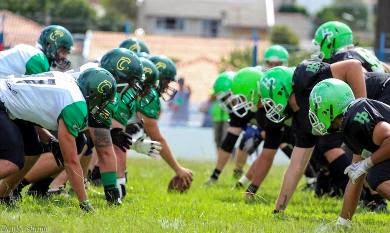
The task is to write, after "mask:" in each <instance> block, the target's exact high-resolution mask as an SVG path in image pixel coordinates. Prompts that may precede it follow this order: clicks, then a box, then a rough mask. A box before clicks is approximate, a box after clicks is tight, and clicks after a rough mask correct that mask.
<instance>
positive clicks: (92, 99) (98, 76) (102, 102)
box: [77, 67, 116, 122]
mask: <svg viewBox="0 0 390 233" xmlns="http://www.w3.org/2000/svg"><path fill="white" fill-rule="evenodd" d="M77 84H78V86H79V88H80V90H81V93H82V94H83V96H84V98H85V100H86V102H87V106H88V112H89V114H91V116H92V117H93V118H94V119H95V120H97V121H99V122H100V120H98V119H100V117H102V116H106V117H107V118H108V117H111V116H110V115H111V114H110V112H109V111H107V110H106V109H105V108H106V106H107V105H108V104H109V103H110V102H112V101H114V97H115V93H116V81H115V79H114V77H113V76H112V74H111V73H110V72H108V71H107V70H105V69H103V68H100V67H97V68H89V69H86V70H84V71H83V72H82V73H81V74H80V76H79V77H78V79H77Z"/></svg>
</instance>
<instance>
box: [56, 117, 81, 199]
mask: <svg viewBox="0 0 390 233" xmlns="http://www.w3.org/2000/svg"><path fill="white" fill-rule="evenodd" d="M58 141H59V144H60V148H61V152H62V156H63V157H64V163H65V164H64V165H65V170H66V173H67V174H68V177H69V181H70V184H71V185H72V188H73V190H74V192H75V193H76V195H77V198H78V199H79V201H80V202H81V201H85V200H87V194H86V192H85V187H84V176H83V170H82V168H81V165H80V161H79V158H78V156H77V148H76V141H75V138H74V137H73V136H72V135H71V134H70V133H69V131H68V129H67V128H66V126H65V123H64V121H63V120H62V119H60V120H59V122H58Z"/></svg>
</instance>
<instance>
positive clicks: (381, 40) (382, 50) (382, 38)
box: [378, 32, 386, 61]
mask: <svg viewBox="0 0 390 233" xmlns="http://www.w3.org/2000/svg"><path fill="white" fill-rule="evenodd" d="M385 49H386V34H385V33H384V32H381V33H380V35H379V51H378V52H379V54H378V55H379V60H381V61H384V60H385Z"/></svg>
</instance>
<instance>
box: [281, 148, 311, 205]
mask: <svg viewBox="0 0 390 233" xmlns="http://www.w3.org/2000/svg"><path fill="white" fill-rule="evenodd" d="M313 149H314V147H311V148H301V147H296V146H294V149H293V152H292V154H291V160H290V164H289V165H288V168H287V171H286V173H285V174H284V178H283V184H282V188H281V190H280V193H279V197H278V200H277V201H276V207H275V210H277V211H280V210H284V209H286V207H287V204H288V202H289V201H290V199H291V197H292V195H293V194H294V191H295V189H296V187H297V185H298V182H299V180H300V179H301V177H302V175H303V173H304V172H305V169H306V166H307V164H308V162H309V160H310V157H311V154H312V152H313Z"/></svg>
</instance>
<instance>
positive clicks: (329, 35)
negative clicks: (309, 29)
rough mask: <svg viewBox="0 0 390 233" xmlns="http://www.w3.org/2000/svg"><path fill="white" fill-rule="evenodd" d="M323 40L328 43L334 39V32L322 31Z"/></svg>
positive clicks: (325, 29) (326, 29)
mask: <svg viewBox="0 0 390 233" xmlns="http://www.w3.org/2000/svg"><path fill="white" fill-rule="evenodd" d="M322 38H324V39H326V40H327V41H328V42H330V40H331V39H332V38H333V32H332V31H329V29H328V28H324V29H323V30H322Z"/></svg>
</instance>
